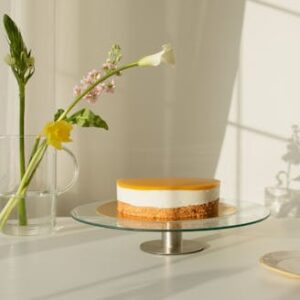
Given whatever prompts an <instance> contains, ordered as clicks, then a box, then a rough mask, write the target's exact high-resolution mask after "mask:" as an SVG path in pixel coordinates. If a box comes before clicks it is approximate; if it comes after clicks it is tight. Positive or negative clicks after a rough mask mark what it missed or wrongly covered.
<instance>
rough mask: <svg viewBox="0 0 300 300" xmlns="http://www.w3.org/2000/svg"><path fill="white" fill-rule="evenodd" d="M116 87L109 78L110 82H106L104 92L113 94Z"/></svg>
mask: <svg viewBox="0 0 300 300" xmlns="http://www.w3.org/2000/svg"><path fill="white" fill-rule="evenodd" d="M115 88H116V84H115V81H114V80H111V81H110V82H108V83H106V86H105V91H106V93H110V94H113V93H114V91H115Z"/></svg>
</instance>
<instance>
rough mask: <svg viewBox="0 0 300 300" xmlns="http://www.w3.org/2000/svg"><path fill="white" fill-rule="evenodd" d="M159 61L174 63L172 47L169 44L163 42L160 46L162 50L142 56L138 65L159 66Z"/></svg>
mask: <svg viewBox="0 0 300 300" xmlns="http://www.w3.org/2000/svg"><path fill="white" fill-rule="evenodd" d="M161 63H164V64H168V65H174V64H175V55H174V51H173V48H172V46H171V45H170V44H165V45H163V46H162V50H161V51H160V52H158V53H155V54H152V55H149V56H146V57H143V58H142V59H140V60H139V61H138V65H139V66H143V67H144V66H153V67H156V66H159V65H160V64H161Z"/></svg>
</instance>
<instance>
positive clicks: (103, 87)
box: [73, 61, 117, 103]
mask: <svg viewBox="0 0 300 300" xmlns="http://www.w3.org/2000/svg"><path fill="white" fill-rule="evenodd" d="M116 68H117V67H116V65H115V64H113V63H111V62H109V61H107V62H106V63H105V64H103V65H102V71H104V72H105V73H107V72H108V71H110V70H115V69H116ZM99 79H101V72H100V71H98V70H95V69H94V70H92V71H90V72H89V73H88V74H87V75H86V76H85V77H83V78H82V80H81V81H80V85H76V86H75V87H74V89H73V94H74V96H76V97H78V96H79V95H80V94H81V93H83V92H84V91H85V90H86V89H88V88H89V87H90V86H91V85H93V84H95V83H96V82H97V81H98V80H99ZM115 87H116V84H115V81H114V80H111V81H109V82H102V83H100V84H98V85H97V86H96V87H94V88H93V89H92V90H91V91H90V92H89V93H88V94H87V95H85V96H84V99H86V100H87V101H88V102H90V103H95V102H96V101H97V99H98V98H99V96H100V95H101V94H102V93H103V92H106V93H110V94H112V93H113V92H114V91H115Z"/></svg>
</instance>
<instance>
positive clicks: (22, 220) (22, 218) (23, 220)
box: [18, 80, 27, 226]
mask: <svg viewBox="0 0 300 300" xmlns="http://www.w3.org/2000/svg"><path fill="white" fill-rule="evenodd" d="M18 84H19V100H20V101H19V104H20V115H19V136H20V141H19V153H20V177H21V180H22V178H23V176H24V174H25V168H26V165H25V83H24V82H23V81H21V80H19V81H18ZM18 217H19V225H22V226H25V225H27V215H26V203H25V198H24V197H23V198H21V199H20V201H19V203H18Z"/></svg>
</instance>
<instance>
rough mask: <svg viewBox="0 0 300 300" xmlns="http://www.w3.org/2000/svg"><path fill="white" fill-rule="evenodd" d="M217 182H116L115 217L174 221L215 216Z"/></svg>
mask: <svg viewBox="0 0 300 300" xmlns="http://www.w3.org/2000/svg"><path fill="white" fill-rule="evenodd" d="M219 190H220V181H219V180H215V179H202V178H129V179H119V180H118V181H117V200H118V201H117V203H118V205H117V210H118V216H119V217H123V218H134V219H142V220H157V221H160V220H161V221H174V220H184V219H204V218H210V217H216V216H218V207H219Z"/></svg>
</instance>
